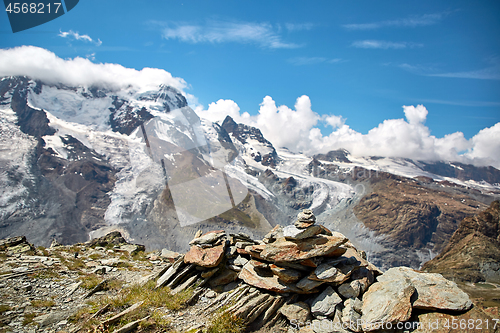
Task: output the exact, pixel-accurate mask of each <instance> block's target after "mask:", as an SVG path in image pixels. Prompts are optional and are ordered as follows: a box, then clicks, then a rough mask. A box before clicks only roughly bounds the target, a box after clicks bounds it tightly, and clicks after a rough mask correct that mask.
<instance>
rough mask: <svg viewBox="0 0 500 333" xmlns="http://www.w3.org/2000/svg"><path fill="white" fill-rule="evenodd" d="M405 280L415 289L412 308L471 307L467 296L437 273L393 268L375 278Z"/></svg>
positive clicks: (389, 280) (450, 308) (443, 308)
mask: <svg viewBox="0 0 500 333" xmlns="http://www.w3.org/2000/svg"><path fill="white" fill-rule="evenodd" d="M404 278H407V279H409V280H410V282H411V284H412V285H413V286H414V287H415V289H417V299H416V300H415V302H413V308H415V309H425V310H450V311H466V310H469V309H470V308H471V307H472V302H471V301H470V299H469V296H468V295H467V294H466V293H465V292H463V291H462V290H461V289H459V288H458V287H457V285H456V283H455V282H452V281H450V280H447V279H445V278H444V277H443V276H442V275H441V274H437V273H421V272H417V271H415V270H413V269H411V268H408V267H394V268H391V269H389V270H388V271H387V272H385V273H384V274H383V275H381V276H379V277H378V278H377V281H380V282H391V281H395V280H400V279H404Z"/></svg>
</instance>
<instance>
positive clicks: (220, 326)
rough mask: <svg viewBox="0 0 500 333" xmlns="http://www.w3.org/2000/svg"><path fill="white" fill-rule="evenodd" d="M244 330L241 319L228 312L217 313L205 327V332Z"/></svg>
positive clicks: (227, 332)
mask: <svg viewBox="0 0 500 333" xmlns="http://www.w3.org/2000/svg"><path fill="white" fill-rule="evenodd" d="M244 331H245V325H243V319H241V318H237V317H235V316H234V315H233V314H232V313H228V312H221V313H219V314H218V315H217V316H216V317H215V318H214V319H213V320H212V321H211V322H210V324H209V325H208V327H207V333H242V332H244Z"/></svg>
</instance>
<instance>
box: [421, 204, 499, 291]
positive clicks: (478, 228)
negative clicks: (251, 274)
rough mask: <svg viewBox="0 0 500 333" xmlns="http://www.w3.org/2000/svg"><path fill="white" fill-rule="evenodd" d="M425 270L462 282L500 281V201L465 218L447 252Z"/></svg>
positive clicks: (425, 267)
mask: <svg viewBox="0 0 500 333" xmlns="http://www.w3.org/2000/svg"><path fill="white" fill-rule="evenodd" d="M422 269H423V270H425V271H429V272H439V273H441V274H443V275H444V276H447V277H449V278H453V279H455V280H459V281H460V280H461V281H470V282H484V281H487V282H494V283H500V201H494V202H492V203H491V205H490V207H488V209H486V210H485V211H483V212H481V213H479V214H476V215H473V216H469V217H466V218H464V219H463V221H462V222H460V225H459V226H458V229H457V230H456V231H455V233H454V234H453V236H452V237H451V238H450V240H449V242H448V244H447V245H446V247H445V248H444V249H443V252H441V253H440V254H439V256H437V257H436V258H434V259H433V260H431V261H428V262H427V263H425V264H424V266H423V267H422Z"/></svg>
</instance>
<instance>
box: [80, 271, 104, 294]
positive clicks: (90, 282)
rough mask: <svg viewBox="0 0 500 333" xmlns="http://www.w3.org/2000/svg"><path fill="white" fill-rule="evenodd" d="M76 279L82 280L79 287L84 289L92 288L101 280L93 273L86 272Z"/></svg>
mask: <svg viewBox="0 0 500 333" xmlns="http://www.w3.org/2000/svg"><path fill="white" fill-rule="evenodd" d="M78 280H80V281H82V284H81V286H80V287H82V288H84V289H89V290H91V289H94V287H95V286H97V285H98V284H99V282H101V278H100V277H98V276H97V275H95V274H88V275H84V276H80V277H79V278H78Z"/></svg>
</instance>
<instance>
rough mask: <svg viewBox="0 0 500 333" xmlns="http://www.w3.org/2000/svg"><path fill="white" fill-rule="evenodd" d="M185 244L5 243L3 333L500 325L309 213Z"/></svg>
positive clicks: (453, 292) (492, 311)
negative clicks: (374, 258)
mask: <svg viewBox="0 0 500 333" xmlns="http://www.w3.org/2000/svg"><path fill="white" fill-rule="evenodd" d="M190 246H191V248H190V250H189V251H188V252H187V253H186V254H183V255H181V254H179V253H176V252H172V251H169V250H167V249H164V250H162V251H159V252H151V253H147V254H146V253H145V252H144V251H145V249H144V247H143V246H141V245H136V244H129V243H127V242H126V241H125V239H123V238H122V237H121V235H120V233H118V232H114V233H111V234H108V235H107V236H105V237H102V238H99V239H95V240H92V241H90V242H87V243H80V244H75V245H71V246H62V245H60V244H57V243H53V244H52V246H51V247H50V248H47V249H45V248H42V247H40V248H35V247H34V246H33V245H31V244H29V243H28V242H26V239H25V238H24V237H15V238H10V239H6V240H2V241H0V262H1V265H0V295H1V296H0V297H1V301H0V332H120V333H124V332H133V331H138V332H190V333H194V332H207V333H211V332H243V331H247V332H299V331H300V332H316V333H323V332H325V333H326V332H373V331H384V332H464V331H469V332H475V331H477V332H498V331H500V322H499V323H498V325H497V322H498V321H499V320H498V319H499V318H500V317H499V315H498V309H497V308H488V309H484V308H478V307H477V306H474V304H473V303H472V302H471V300H470V299H469V296H468V295H467V294H466V293H464V292H463V291H462V290H461V289H459V288H458V287H457V285H456V284H455V283H454V282H451V281H449V280H447V279H445V278H444V277H443V276H442V275H440V274H435V273H432V274H431V273H421V272H418V271H415V270H412V269H410V268H406V267H396V268H391V269H389V270H388V271H386V272H384V273H383V272H381V271H380V270H379V269H378V268H377V267H375V266H374V265H372V264H371V263H370V262H368V261H367V260H366V255H365V253H364V252H363V251H360V250H358V249H356V248H355V247H354V246H353V245H352V244H351V243H350V242H349V240H348V239H347V238H346V237H345V236H344V235H342V234H340V233H338V232H332V231H330V230H328V229H327V228H325V227H324V226H322V225H318V224H316V218H315V216H314V215H313V213H312V211H310V210H304V211H303V212H302V213H300V214H299V215H298V219H297V221H295V222H294V224H292V225H289V226H286V227H284V228H282V227H281V226H277V227H276V228H274V229H273V230H271V231H270V232H269V233H268V234H267V235H266V236H265V237H264V239H263V240H253V239H251V238H250V237H248V236H247V235H245V234H230V235H227V234H226V233H225V232H224V231H222V230H221V231H212V232H208V233H205V234H202V233H201V232H199V233H198V234H197V235H196V236H195V238H194V239H193V240H192V241H191V242H190Z"/></svg>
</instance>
